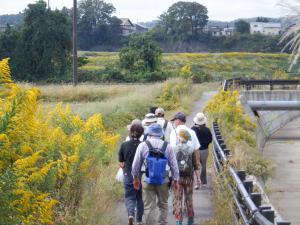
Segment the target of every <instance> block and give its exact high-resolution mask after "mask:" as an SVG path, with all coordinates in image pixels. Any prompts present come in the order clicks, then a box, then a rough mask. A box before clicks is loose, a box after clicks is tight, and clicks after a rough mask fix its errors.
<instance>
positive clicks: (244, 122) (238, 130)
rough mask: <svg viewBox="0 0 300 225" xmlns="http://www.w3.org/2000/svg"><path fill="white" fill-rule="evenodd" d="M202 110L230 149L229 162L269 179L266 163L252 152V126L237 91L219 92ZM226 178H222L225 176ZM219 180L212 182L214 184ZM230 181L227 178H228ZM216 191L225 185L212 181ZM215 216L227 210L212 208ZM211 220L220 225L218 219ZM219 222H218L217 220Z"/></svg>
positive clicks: (254, 148)
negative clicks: (214, 210)
mask: <svg viewBox="0 0 300 225" xmlns="http://www.w3.org/2000/svg"><path fill="white" fill-rule="evenodd" d="M205 111H206V112H207V113H208V114H209V117H210V118H211V120H213V121H216V122H218V124H219V127H220V129H221V133H222V136H223V138H224V140H225V143H226V145H227V147H228V149H230V150H231V155H232V156H230V158H229V162H230V163H231V164H232V165H233V166H234V167H235V168H236V169H237V170H246V172H247V174H251V175H255V176H256V177H258V178H262V179H263V180H264V181H265V180H266V179H267V178H268V177H269V176H270V172H271V171H270V170H271V167H270V163H269V161H267V160H266V159H265V158H263V156H262V155H261V154H260V153H259V152H258V150H257V149H256V140H255V134H254V131H255V127H256V124H255V122H254V121H252V119H251V118H250V117H249V116H248V115H247V114H245V113H244V112H243V108H242V105H241V103H240V101H239V93H238V92H237V91H233V92H230V91H227V92H225V91H221V92H219V93H218V94H217V95H215V97H214V98H213V99H212V100H211V101H210V102H209V103H208V105H207V107H206V109H205ZM225 176H226V175H225ZM218 179H219V178H217V179H216V180H217V181H218ZM228 180H230V179H228ZM215 189H216V192H217V193H218V192H220V190H221V191H222V192H224V191H225V192H226V186H225V187H223V186H222V185H220V182H216V185H215ZM215 198H216V200H215V201H216V202H218V203H219V202H222V200H223V198H224V196H222V195H220V194H216V195H215ZM216 210H217V212H216V215H218V214H220V215H224V214H230V213H231V212H230V209H229V208H226V209H225V208H224V207H223V208H221V207H217V208H216ZM218 218H219V217H218V216H217V217H216V218H215V220H216V221H217V222H219V223H216V224H224V223H222V222H221V221H222V218H219V219H218ZM220 219H221V220H220Z"/></svg>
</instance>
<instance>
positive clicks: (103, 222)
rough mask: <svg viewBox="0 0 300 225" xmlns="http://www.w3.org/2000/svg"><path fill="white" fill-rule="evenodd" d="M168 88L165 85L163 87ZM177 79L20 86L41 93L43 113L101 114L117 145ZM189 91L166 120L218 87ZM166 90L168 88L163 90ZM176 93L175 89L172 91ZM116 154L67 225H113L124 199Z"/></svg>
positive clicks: (194, 87)
mask: <svg viewBox="0 0 300 225" xmlns="http://www.w3.org/2000/svg"><path fill="white" fill-rule="evenodd" d="M166 84H168V85H166ZM186 84H187V83H186V81H183V80H180V79H173V80H169V81H167V82H165V83H153V84H127V85H123V84H122V85H119V84H111V85H97V84H80V85H78V86H77V87H73V86H71V85H33V84H21V85H22V86H23V87H24V88H30V87H37V88H38V89H39V90H40V91H41V96H40V99H41V101H42V105H43V109H44V112H46V113H47V111H48V110H50V109H52V108H53V107H54V106H55V105H56V104H57V103H62V105H63V106H67V105H69V106H70V108H71V110H72V112H73V113H75V114H78V115H80V117H82V118H88V117H89V116H90V115H92V114H94V113H101V114H102V116H103V120H104V124H105V126H106V128H107V130H110V131H111V132H114V133H119V134H121V139H120V143H121V142H122V141H123V140H124V138H125V136H126V135H127V131H126V125H127V124H128V123H129V122H130V121H131V120H132V119H134V118H140V119H142V118H143V116H144V115H145V114H146V113H147V111H148V109H149V107H150V106H154V105H158V100H159V99H160V102H161V104H164V100H165V99H164V98H163V97H161V96H162V93H164V92H168V91H170V90H169V88H171V89H172V88H173V87H181V86H182V85H186ZM187 85H189V86H188V88H186V89H184V90H183V91H180V92H176V94H178V95H179V96H178V98H177V101H178V102H177V105H176V108H172V109H171V110H169V111H167V116H168V118H170V117H171V115H172V114H173V113H174V112H175V111H179V110H180V111H185V112H186V113H188V112H189V111H190V110H191V107H192V106H193V102H194V101H195V100H196V99H199V98H200V97H201V94H202V92H203V91H211V90H216V89H217V88H218V83H204V84H190V83H189V84H187ZM166 86H168V87H169V88H165V87H166ZM175 89H176V90H177V89H178V88H175ZM166 100H168V99H166ZM117 151H118V147H117V149H116V151H115V152H114V153H113V155H112V156H111V159H110V162H109V163H108V164H105V165H101V173H100V174H99V177H98V178H97V180H95V184H94V185H92V186H87V187H85V188H84V193H83V195H82V200H81V203H80V205H79V208H78V211H77V214H76V215H70V216H69V217H66V218H67V221H66V224H95V225H111V224H115V221H114V215H112V214H111V212H113V209H114V207H115V204H116V202H117V201H118V200H120V199H121V198H122V197H123V187H122V185H121V184H119V183H117V182H116V181H115V179H114V176H115V174H116V171H117V169H118V163H117V154H116V153H117Z"/></svg>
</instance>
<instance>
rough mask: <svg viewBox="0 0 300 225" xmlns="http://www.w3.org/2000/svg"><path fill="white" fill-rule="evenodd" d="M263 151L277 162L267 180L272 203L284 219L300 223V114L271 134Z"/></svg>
mask: <svg viewBox="0 0 300 225" xmlns="http://www.w3.org/2000/svg"><path fill="white" fill-rule="evenodd" d="M264 155H265V156H266V157H268V158H269V159H271V160H272V161H273V163H274V164H275V168H274V169H273V177H272V178H271V179H270V180H269V182H267V188H268V189H269V190H270V194H269V198H270V201H271V203H272V204H273V205H274V207H275V209H276V210H277V211H278V212H279V214H280V216H281V217H282V218H283V219H284V220H287V221H289V222H291V224H300V213H299V208H300V176H299V173H300V118H298V119H295V120H293V121H292V122H290V123H288V124H287V125H286V126H284V127H283V128H281V129H279V130H278V131H277V132H276V133H275V134H273V135H272V137H271V138H270V140H269V141H268V142H267V143H266V145H265V148H264Z"/></svg>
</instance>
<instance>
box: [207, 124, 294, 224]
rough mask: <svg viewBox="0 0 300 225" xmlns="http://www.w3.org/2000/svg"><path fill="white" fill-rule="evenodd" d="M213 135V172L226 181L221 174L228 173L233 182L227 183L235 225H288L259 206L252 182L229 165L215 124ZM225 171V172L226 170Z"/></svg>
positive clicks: (266, 208) (228, 154)
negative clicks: (231, 198)
mask: <svg viewBox="0 0 300 225" xmlns="http://www.w3.org/2000/svg"><path fill="white" fill-rule="evenodd" d="M212 134H213V160H214V168H215V171H216V172H217V173H218V174H220V175H221V176H222V178H223V179H227V178H226V177H225V176H224V175H222V174H223V172H225V171H228V175H229V176H230V179H231V180H232V181H233V182H231V183H230V182H224V183H227V185H226V186H227V188H228V189H229V191H230V193H231V195H232V197H233V202H234V206H233V207H231V208H232V213H233V218H234V222H235V224H236V225H274V224H276V225H290V224H291V223H290V222H286V221H276V223H275V212H274V210H272V207H271V206H266V205H261V200H262V195H261V193H254V192H253V181H250V180H246V172H245V171H237V170H236V169H235V168H234V167H233V166H232V165H230V163H229V160H228V157H229V156H230V150H228V149H227V146H226V144H225V142H224V140H223V138H222V135H221V132H220V129H219V127H218V124H217V123H216V122H214V123H213V125H212ZM226 169H227V170H226Z"/></svg>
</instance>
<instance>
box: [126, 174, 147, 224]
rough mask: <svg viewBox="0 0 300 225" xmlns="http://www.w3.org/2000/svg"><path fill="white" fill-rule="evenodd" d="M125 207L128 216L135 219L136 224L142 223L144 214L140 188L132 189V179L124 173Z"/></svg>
mask: <svg viewBox="0 0 300 225" xmlns="http://www.w3.org/2000/svg"><path fill="white" fill-rule="evenodd" d="M124 189H125V206H126V208H127V212H128V216H133V218H135V217H136V221H137V222H142V218H143V214H144V203H143V198H142V188H140V190H138V191H137V190H135V189H134V188H133V177H132V175H131V174H127V173H124Z"/></svg>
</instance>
